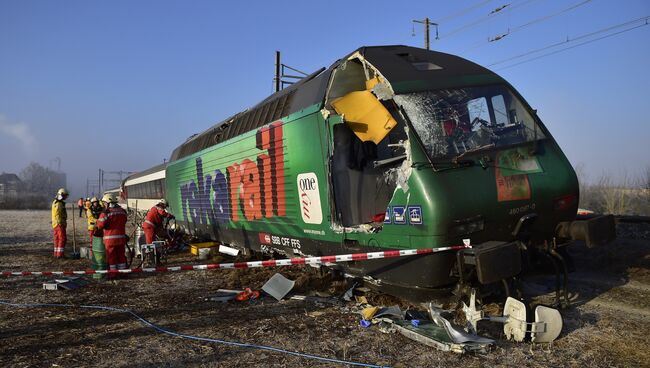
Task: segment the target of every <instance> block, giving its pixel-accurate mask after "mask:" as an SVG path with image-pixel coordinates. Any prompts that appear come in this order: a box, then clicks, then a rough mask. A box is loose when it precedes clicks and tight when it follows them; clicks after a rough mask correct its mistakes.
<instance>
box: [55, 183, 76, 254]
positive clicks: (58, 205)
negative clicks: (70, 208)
mask: <svg viewBox="0 0 650 368" xmlns="http://www.w3.org/2000/svg"><path fill="white" fill-rule="evenodd" d="M66 198H68V191H67V190H65V188H61V189H59V190H58V191H57V192H56V198H54V201H53V202H52V230H53V231H54V258H63V250H64V248H65V243H66V240H67V239H66V232H65V230H66V227H67V224H68V222H67V221H68V212H67V211H66V209H65V199H66ZM73 216H74V215H73Z"/></svg>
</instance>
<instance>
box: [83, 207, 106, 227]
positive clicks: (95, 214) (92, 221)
mask: <svg viewBox="0 0 650 368" xmlns="http://www.w3.org/2000/svg"><path fill="white" fill-rule="evenodd" d="M101 212H102V208H101V207H97V208H96V209H93V208H92V207H88V208H87V209H86V221H88V230H95V227H96V225H97V219H98V218H99V215H100V214H101Z"/></svg>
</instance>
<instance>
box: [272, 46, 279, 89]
mask: <svg viewBox="0 0 650 368" xmlns="http://www.w3.org/2000/svg"><path fill="white" fill-rule="evenodd" d="M280 65H281V64H280V51H276V52H275V78H274V79H273V80H274V81H275V92H278V91H280Z"/></svg>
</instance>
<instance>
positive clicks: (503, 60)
mask: <svg viewBox="0 0 650 368" xmlns="http://www.w3.org/2000/svg"><path fill="white" fill-rule="evenodd" d="M649 19H650V16H645V17H641V18H638V19H635V20H631V21H628V22H624V23H621V24H617V25H614V26H611V27H607V28H603V29H600V30H597V31H594V32H590V33H587V34H583V35H580V36H578V37H575V38H571V39H570V38H568V37H567V39H566V40H565V41H561V42H556V43H553V44H550V45H547V46H544V47H541V48H538V49H534V50H530V51H526V52H524V53H522V54H519V55H515V56H511V57H509V58H506V59H502V60H499V61H496V62H494V63H491V64H488V65H487V66H488V67H490V66H494V65H499V64H503V63H506V62H508V61H511V60H515V59H519V58H522V57H524V56H528V55H531V54H535V53H538V52H542V51H545V50H548V49H551V48H553V47H557V46H561V45H565V44H568V43H571V42H575V41H579V40H582V39H585V38H589V37H592V36H596V35H598V34H601V33H604V32H608V31H611V30H614V29H617V28H621V27H625V26H629V25H632V24H635V23H639V22H642V21H643V22H645V23H644V24H642V25H640V26H645V25H648V20H649ZM635 28H638V27H634V28H630V29H629V30H632V29H635ZM619 33H622V32H618V33H615V34H619ZM615 34H612V35H615ZM606 37H607V36H606ZM606 37H602V38H606ZM602 38H598V39H596V40H594V41H597V40H599V39H602ZM590 42H593V41H588V42H585V43H581V44H580V45H584V44H586V43H590ZM580 45H576V46H575V47H577V46H580ZM566 49H568V48H566ZM549 55H552V53H551V54H549ZM530 60H534V59H530ZM511 66H514V64H513V65H511Z"/></svg>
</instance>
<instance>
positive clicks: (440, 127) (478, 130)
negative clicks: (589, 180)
mask: <svg viewBox="0 0 650 368" xmlns="http://www.w3.org/2000/svg"><path fill="white" fill-rule="evenodd" d="M394 99H395V101H396V102H397V103H398V104H399V105H401V106H402V108H403V109H404V111H405V113H406V115H407V116H408V118H409V120H410V121H411V123H412V124H413V127H414V129H415V131H416V133H417V134H418V136H419V137H420V140H421V141H422V144H423V145H424V148H425V149H426V151H427V153H428V154H429V157H431V158H432V159H435V158H446V157H455V156H458V155H461V154H463V153H464V152H467V153H469V152H475V151H480V150H483V149H487V148H492V147H497V148H498V147H503V146H509V145H515V144H520V143H525V142H531V141H535V140H538V139H542V138H544V134H543V133H542V131H541V130H540V128H539V127H538V126H537V124H536V123H535V119H534V118H533V116H532V115H531V114H530V113H529V112H528V110H527V108H526V107H525V106H524V105H523V103H522V102H521V101H520V100H519V99H518V98H517V97H516V96H515V95H514V94H513V93H512V92H511V91H510V90H509V89H508V88H507V87H506V86H500V85H497V86H487V87H473V88H461V89H442V90H436V91H425V92H415V93H407V94H401V95H396V96H395V97H394Z"/></svg>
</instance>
